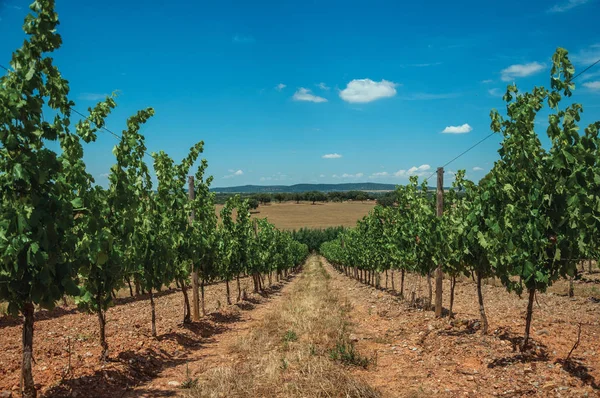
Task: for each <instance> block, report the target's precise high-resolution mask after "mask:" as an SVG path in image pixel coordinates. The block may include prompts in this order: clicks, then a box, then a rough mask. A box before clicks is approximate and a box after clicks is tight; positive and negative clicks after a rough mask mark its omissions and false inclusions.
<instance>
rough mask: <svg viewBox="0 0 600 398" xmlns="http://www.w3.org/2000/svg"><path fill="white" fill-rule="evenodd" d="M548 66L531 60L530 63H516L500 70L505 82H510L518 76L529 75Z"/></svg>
mask: <svg viewBox="0 0 600 398" xmlns="http://www.w3.org/2000/svg"><path fill="white" fill-rule="evenodd" d="M544 68H546V65H544V64H540V63H539V62H530V63H528V64H515V65H511V66H509V67H508V68H506V69H502V71H500V78H501V79H502V81H503V82H509V81H511V80H514V78H516V77H527V76H531V75H533V74H536V73H538V72H540V71H542V70H544Z"/></svg>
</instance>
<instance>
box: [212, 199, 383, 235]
mask: <svg viewBox="0 0 600 398" xmlns="http://www.w3.org/2000/svg"><path fill="white" fill-rule="evenodd" d="M374 206H375V201H370V202H364V203H361V202H342V203H335V202H328V203H317V204H314V205H313V204H311V203H310V202H300V203H298V204H296V202H284V203H270V204H268V205H260V206H259V207H258V209H256V210H253V211H252V217H253V218H265V217H266V218H267V219H268V220H269V222H271V223H273V224H275V226H276V227H277V228H279V229H288V230H291V229H300V228H302V227H308V228H327V227H337V226H339V225H343V226H345V227H353V226H354V225H356V221H358V220H359V219H361V218H362V217H364V216H366V215H367V213H368V212H369V211H370V210H371V209H372V208H373V207H374ZM222 207H223V206H222V205H217V209H216V211H217V213H218V212H220V211H221V208H222Z"/></svg>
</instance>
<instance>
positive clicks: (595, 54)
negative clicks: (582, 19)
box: [569, 43, 600, 77]
mask: <svg viewBox="0 0 600 398" xmlns="http://www.w3.org/2000/svg"><path fill="white" fill-rule="evenodd" d="M569 58H570V59H571V61H573V62H574V63H576V64H579V65H586V66H587V65H591V64H593V63H594V62H596V61H597V60H598V59H599V58H600V43H598V44H592V45H591V46H589V47H588V48H585V49H583V50H580V51H579V52H577V53H574V54H569ZM582 77H583V76H582Z"/></svg>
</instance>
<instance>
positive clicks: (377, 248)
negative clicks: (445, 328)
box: [320, 48, 600, 349]
mask: <svg viewBox="0 0 600 398" xmlns="http://www.w3.org/2000/svg"><path fill="white" fill-rule="evenodd" d="M552 62H553V65H552V68H551V72H550V89H545V88H543V87H535V88H534V89H533V90H532V91H531V92H526V93H520V92H519V91H518V89H517V87H516V85H514V84H512V85H509V86H508V88H507V91H506V94H505V95H504V97H503V99H504V101H505V102H506V116H505V117H503V116H501V115H500V114H499V113H498V112H497V111H496V110H492V112H491V129H492V131H494V132H496V133H499V134H502V136H503V140H502V143H501V145H500V149H499V151H498V153H499V155H500V158H499V160H498V161H496V162H495V164H494V166H493V168H492V169H491V171H490V172H489V173H488V174H487V175H486V176H485V177H484V178H483V179H482V180H481V181H480V182H479V183H478V184H475V183H473V182H472V181H469V180H467V179H466V178H465V172H464V171H460V172H458V173H456V178H455V181H454V183H453V186H452V188H451V189H450V190H449V192H447V193H446V194H445V195H444V202H443V215H442V217H438V216H437V215H436V211H435V208H436V202H435V201H436V200H437V199H436V198H435V197H434V196H433V195H431V194H430V193H429V192H428V191H427V184H426V181H423V183H422V185H421V186H420V187H419V182H418V177H416V176H413V177H411V178H410V183H409V184H408V185H407V186H400V187H397V190H396V192H395V193H396V200H395V202H396V205H395V206H393V207H386V208H383V207H379V206H378V207H376V208H375V209H374V210H373V211H372V212H371V213H370V214H369V215H368V216H366V217H365V218H364V219H362V220H360V221H359V222H358V224H357V225H356V227H355V228H354V229H351V230H348V231H346V232H344V233H342V234H341V235H340V236H339V237H338V238H337V239H335V240H333V241H330V242H326V243H324V244H323V245H322V246H321V248H320V251H321V253H322V254H323V255H324V256H325V257H326V258H327V259H328V260H329V261H330V262H331V263H333V264H334V265H335V266H336V267H338V268H339V269H341V270H343V271H344V272H346V274H348V275H352V276H354V277H357V278H359V279H361V280H365V281H367V282H371V283H375V284H377V283H378V282H377V281H378V279H377V275H378V274H379V273H380V272H382V271H385V270H389V269H394V270H400V271H401V272H402V275H403V276H404V273H405V272H414V273H417V274H420V275H423V276H427V277H428V282H429V297H428V303H429V304H431V296H432V287H431V274H432V272H433V270H434V269H436V267H437V266H438V264H441V265H442V270H443V271H444V272H445V273H446V275H448V277H449V278H450V280H451V298H450V308H449V309H450V313H452V303H453V294H454V283H455V281H456V277H457V276H459V275H461V274H464V275H467V276H471V275H474V276H475V279H476V281H477V292H478V304H479V308H480V316H481V324H482V332H483V333H487V331H488V322H487V317H486V314H485V305H484V298H483V294H482V290H481V281H482V279H484V278H489V277H494V278H498V279H499V280H500V281H501V282H502V284H503V285H504V286H505V287H506V289H507V290H508V291H511V292H516V293H517V294H519V295H520V294H522V293H525V294H527V297H528V305H527V312H526V323H525V334H524V339H523V342H522V348H523V349H526V348H527V347H528V345H529V336H530V327H531V319H532V314H533V303H534V299H535V294H536V292H538V291H542V292H543V291H545V290H546V289H547V288H548V287H549V286H551V285H552V284H553V283H554V282H555V281H557V280H558V279H559V278H568V279H570V280H571V283H572V280H573V277H574V276H575V274H576V273H577V267H576V265H577V263H578V262H579V261H580V259H584V258H598V238H599V231H600V163H599V162H600V139H599V137H598V129H599V128H600V122H594V123H592V124H590V125H589V126H587V127H586V128H585V129H584V131H583V132H581V131H580V129H579V126H578V122H579V121H580V114H581V113H582V112H583V107H582V106H581V105H580V104H578V103H574V102H573V101H572V100H571V99H570V97H571V95H572V91H573V90H574V87H575V85H574V83H573V81H572V79H573V75H574V68H573V65H572V64H571V61H570V60H569V57H568V53H567V51H566V50H564V49H562V48H559V49H557V51H556V53H555V54H554V56H553V57H552ZM565 103H566V104H565ZM544 108H546V109H544ZM541 111H544V112H547V113H549V116H548V119H547V121H548V127H547V129H546V133H547V135H548V140H549V142H550V144H549V145H543V144H542V140H541V139H540V137H539V136H538V134H537V133H536V130H537V129H538V127H537V124H536V116H538V115H539V113H540V112H541ZM400 292H401V293H404V291H403V283H402V286H401V290H400Z"/></svg>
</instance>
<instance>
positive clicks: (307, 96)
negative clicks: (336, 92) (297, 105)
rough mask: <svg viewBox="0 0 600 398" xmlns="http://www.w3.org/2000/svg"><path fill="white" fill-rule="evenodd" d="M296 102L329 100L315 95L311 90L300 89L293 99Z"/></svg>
mask: <svg viewBox="0 0 600 398" xmlns="http://www.w3.org/2000/svg"><path fill="white" fill-rule="evenodd" d="M292 98H293V99H294V100H295V101H309V102H327V99H325V98H323V97H319V96H318V95H314V94H312V93H311V92H310V90H309V89H307V88H304V87H300V88H299V89H298V91H296V92H295V93H294V96H293V97H292Z"/></svg>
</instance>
